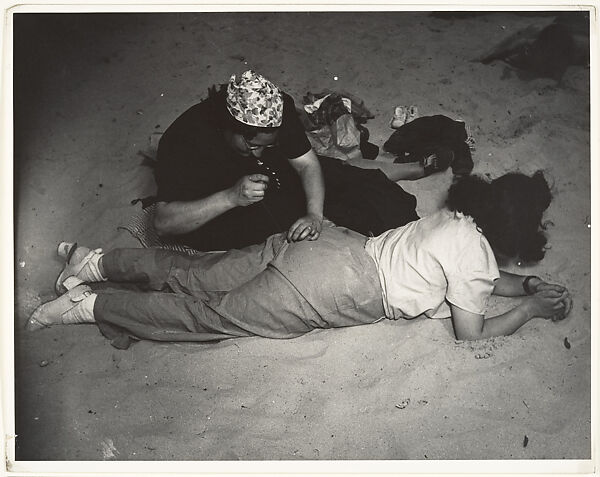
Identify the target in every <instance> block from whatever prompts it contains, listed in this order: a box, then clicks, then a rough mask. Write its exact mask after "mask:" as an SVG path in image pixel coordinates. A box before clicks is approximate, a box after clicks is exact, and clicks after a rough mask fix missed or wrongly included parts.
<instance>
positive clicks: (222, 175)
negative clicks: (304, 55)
mask: <svg viewBox="0 0 600 477" xmlns="http://www.w3.org/2000/svg"><path fill="white" fill-rule="evenodd" d="M283 100H284V106H283V119H282V124H281V127H280V128H279V135H278V145H277V146H276V147H274V148H268V149H265V150H264V153H263V155H262V157H260V158H258V159H259V160H257V158H255V157H254V156H252V155H251V156H249V157H244V156H241V155H240V154H238V153H236V152H235V151H234V150H233V149H232V148H231V146H230V145H228V144H227V142H226V141H225V137H224V134H223V131H222V130H221V129H220V127H219V123H218V121H217V114H218V111H219V108H225V107H226V106H225V96H224V94H223V93H218V94H215V95H212V96H210V97H209V98H208V99H206V100H205V101H203V102H201V103H199V104H196V105H195V106H192V107H191V108H190V109H188V110H187V111H185V112H184V113H183V114H182V115H181V116H179V118H177V119H176V120H175V122H174V123H173V124H172V125H171V126H170V127H169V128H168V129H167V130H166V132H165V133H164V135H163V137H162V138H161V140H160V143H159V146H158V164H157V168H156V182H157V185H158V191H157V199H158V200H159V201H164V202H173V201H184V202H187V201H192V200H197V199H202V198H205V197H208V196H210V195H212V194H214V193H216V192H219V191H222V190H225V189H228V188H230V187H232V186H233V185H234V184H235V183H236V182H237V181H238V180H239V179H240V178H241V177H243V176H246V175H249V174H257V173H260V174H265V175H268V176H269V177H270V179H271V180H270V183H269V187H268V189H267V192H266V194H265V198H264V199H263V200H262V201H260V202H258V203H256V204H252V205H249V206H246V207H236V208H234V209H231V210H229V211H227V212H226V213H224V214H222V215H221V216H219V217H216V218H215V219H213V220H211V221H209V222H208V223H206V224H204V225H203V226H201V227H200V228H199V229H197V230H195V231H193V232H191V233H188V234H184V235H180V236H177V237H173V239H174V240H176V241H178V242H181V243H185V244H187V245H190V246H192V247H194V248H197V249H199V250H225V249H230V248H240V247H244V246H246V245H249V244H253V243H260V242H261V241H263V240H264V239H265V238H266V237H268V236H269V235H271V234H273V233H276V232H281V231H283V230H285V229H287V228H288V227H289V226H290V225H291V224H292V223H293V222H294V221H295V220H296V219H298V218H299V217H301V216H302V215H304V214H305V209H306V199H305V195H304V190H303V188H302V184H301V182H300V177H299V176H298V174H297V172H296V171H295V170H294V169H293V167H292V166H291V165H290V164H289V162H288V159H293V158H296V157H299V156H301V155H303V154H305V153H306V152H308V151H309V150H310V142H309V141H308V139H307V137H306V134H305V133H304V128H303V126H302V124H301V122H300V119H299V118H298V115H297V113H296V110H295V105H294V101H293V99H292V98H291V97H290V96H289V95H287V94H285V93H284V94H283Z"/></svg>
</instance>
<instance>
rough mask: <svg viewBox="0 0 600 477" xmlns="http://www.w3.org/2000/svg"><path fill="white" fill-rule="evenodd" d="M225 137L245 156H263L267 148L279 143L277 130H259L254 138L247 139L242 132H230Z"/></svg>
mask: <svg viewBox="0 0 600 477" xmlns="http://www.w3.org/2000/svg"><path fill="white" fill-rule="evenodd" d="M225 138H226V139H227V141H228V143H229V145H230V146H231V147H232V148H233V149H234V150H235V152H237V153H238V154H240V155H241V156H245V157H249V156H254V157H261V156H262V155H263V152H264V151H265V149H268V148H271V147H274V146H276V145H277V131H274V132H268V133H265V132H259V133H258V134H257V135H256V136H254V137H253V138H252V139H246V138H245V137H244V136H243V135H242V134H237V133H233V132H228V133H227V134H226V135H225Z"/></svg>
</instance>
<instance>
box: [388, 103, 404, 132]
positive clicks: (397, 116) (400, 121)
mask: <svg viewBox="0 0 600 477" xmlns="http://www.w3.org/2000/svg"><path fill="white" fill-rule="evenodd" d="M407 115H408V108H407V107H406V106H396V107H395V108H394V116H392V119H390V127H391V128H392V129H399V128H400V127H402V126H404V124H405V123H406V118H407Z"/></svg>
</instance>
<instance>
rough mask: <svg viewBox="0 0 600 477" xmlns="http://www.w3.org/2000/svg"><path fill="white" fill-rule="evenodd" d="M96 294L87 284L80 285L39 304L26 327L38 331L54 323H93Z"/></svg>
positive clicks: (28, 329)
mask: <svg viewBox="0 0 600 477" xmlns="http://www.w3.org/2000/svg"><path fill="white" fill-rule="evenodd" d="M96 296H97V295H96V294H95V293H93V292H92V289H91V288H90V287H89V286H87V285H79V286H77V287H75V288H73V289H71V290H68V291H67V292H66V293H65V294H64V295H62V296H59V297H58V298H56V299H54V300H52V301H49V302H47V303H44V304H43V305H40V306H38V307H37V308H36V309H35V311H34V312H33V313H32V314H31V316H30V317H29V320H27V323H26V324H25V329H26V330H27V331H36V330H40V329H42V328H47V327H49V326H52V325H61V324H62V325H67V324H73V323H93V322H94V321H95V320H94V302H95V301H96Z"/></svg>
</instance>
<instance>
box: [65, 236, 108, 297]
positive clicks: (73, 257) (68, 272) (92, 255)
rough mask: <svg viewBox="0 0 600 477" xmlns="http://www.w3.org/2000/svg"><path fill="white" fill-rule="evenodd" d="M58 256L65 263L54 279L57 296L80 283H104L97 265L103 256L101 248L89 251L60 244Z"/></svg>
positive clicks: (70, 244) (71, 244)
mask: <svg viewBox="0 0 600 477" xmlns="http://www.w3.org/2000/svg"><path fill="white" fill-rule="evenodd" d="M58 255H59V256H60V257H63V258H64V259H65V261H66V264H65V267H64V268H63V270H62V272H61V273H60V275H59V276H58V278H57V279H56V284H55V289H56V293H57V294H58V295H62V294H63V293H65V292H66V291H67V290H70V289H72V288H75V287H76V286H77V285H81V284H82V283H93V282H103V281H106V278H105V277H103V276H102V273H100V269H99V265H98V260H100V258H101V257H102V255H103V254H102V249H101V248H97V249H95V250H91V249H89V248H87V247H80V246H77V243H70V242H61V243H60V244H59V245H58Z"/></svg>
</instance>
